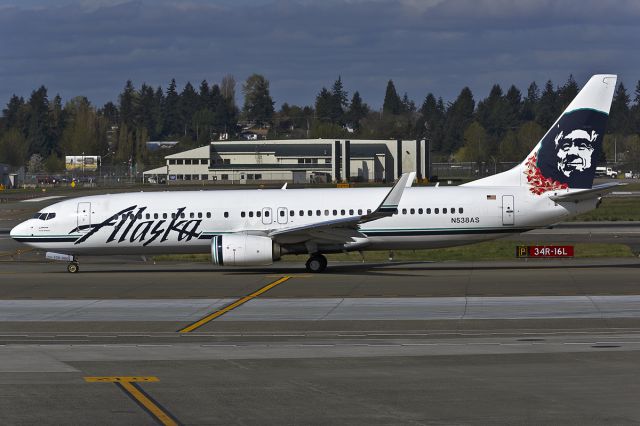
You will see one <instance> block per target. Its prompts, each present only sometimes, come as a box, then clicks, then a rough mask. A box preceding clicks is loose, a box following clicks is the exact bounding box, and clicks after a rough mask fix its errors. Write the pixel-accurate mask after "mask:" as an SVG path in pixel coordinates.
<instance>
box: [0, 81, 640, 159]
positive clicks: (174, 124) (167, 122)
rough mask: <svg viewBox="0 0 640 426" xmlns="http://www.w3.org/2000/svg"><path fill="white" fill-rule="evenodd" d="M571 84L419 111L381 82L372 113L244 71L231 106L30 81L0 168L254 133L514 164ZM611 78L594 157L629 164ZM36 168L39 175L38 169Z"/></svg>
mask: <svg viewBox="0 0 640 426" xmlns="http://www.w3.org/2000/svg"><path fill="white" fill-rule="evenodd" d="M578 91H579V86H578V84H577V83H576V81H575V80H574V79H573V77H572V76H569V78H568V79H567V81H566V82H565V83H564V84H561V85H558V86H555V85H554V84H553V82H552V81H550V80H549V81H547V82H546V83H545V85H544V87H542V89H541V88H539V87H538V85H537V84H536V83H535V82H533V83H531V84H530V85H529V86H528V88H527V90H526V92H525V93H522V92H521V91H520V90H519V89H518V88H517V87H516V86H514V85H512V86H510V87H509V88H508V89H507V90H506V92H505V91H504V90H503V89H502V87H501V86H500V85H498V84H495V85H494V86H493V87H492V88H491V90H490V92H489V95H488V96H487V97H486V98H484V99H482V100H479V101H477V102H476V99H475V98H474V95H473V93H472V91H471V89H469V88H468V87H464V88H463V89H462V90H461V91H460V93H459V95H458V96H457V97H456V98H455V99H454V100H453V101H451V102H445V101H444V100H443V99H442V98H441V97H436V95H434V94H433V93H428V94H427V95H426V96H425V98H424V100H423V101H422V103H421V104H420V105H419V106H418V105H417V104H416V103H415V102H414V101H413V100H412V99H410V98H409V96H408V95H407V93H404V94H403V96H400V95H399V93H398V91H397V90H396V87H395V84H394V82H393V81H392V80H389V81H388V83H387V85H386V88H385V96H384V102H383V105H382V108H380V109H378V110H374V109H373V108H371V107H369V106H368V105H367V104H366V103H365V102H364V100H363V99H362V97H361V96H360V93H359V92H358V91H354V92H353V94H351V95H350V94H349V92H348V91H347V90H346V88H345V87H344V84H343V82H342V79H341V78H340V77H338V78H337V80H335V81H334V83H333V84H332V85H331V86H330V87H329V88H327V87H323V88H321V89H320V91H319V92H318V94H317V96H316V98H315V102H314V103H313V105H307V106H298V105H291V104H289V103H287V102H284V103H282V105H281V107H280V108H279V109H278V110H276V109H275V108H274V105H275V102H274V101H273V98H272V97H271V94H270V89H269V81H268V80H267V79H266V78H265V77H264V76H262V75H258V74H254V75H252V76H250V77H249V78H247V80H246V81H245V82H244V83H243V84H242V94H243V95H244V99H243V103H242V108H239V107H238V106H237V102H236V83H235V79H234V78H233V76H230V75H228V76H226V77H224V78H223V79H222V81H221V82H220V83H219V84H218V83H213V84H211V83H209V82H207V81H206V80H203V81H202V82H201V83H200V85H199V86H198V88H197V89H196V88H195V87H194V86H193V85H192V84H191V83H189V82H188V83H186V84H185V85H184V87H183V88H182V89H181V90H179V89H178V87H177V84H176V82H175V79H174V80H171V82H170V83H169V85H168V86H167V87H166V89H163V88H162V87H156V88H154V87H152V86H150V85H147V84H146V83H143V84H142V85H141V86H140V87H139V88H136V87H135V86H134V84H133V82H131V81H127V82H126V83H125V85H124V88H123V90H122V92H121V93H120V94H119V96H118V101H117V102H116V103H114V102H107V103H105V104H104V105H103V106H101V107H96V106H94V105H92V104H91V103H90V102H89V100H88V99H87V98H86V97H83V96H78V97H75V98H72V99H70V100H69V101H67V102H66V103H64V104H63V102H62V99H61V97H60V96H59V95H56V96H54V97H53V99H52V100H50V99H49V95H48V90H47V88H46V87H44V86H41V87H39V88H38V89H36V90H34V91H33V92H32V93H31V96H30V97H29V98H28V99H24V98H22V97H19V96H17V95H13V96H12V97H11V98H10V99H9V101H8V103H7V104H6V107H5V108H4V109H3V110H2V116H1V117H0V163H8V164H10V165H12V166H14V167H20V166H25V165H26V166H27V167H28V168H29V170H30V171H33V172H38V171H48V172H55V171H59V170H62V169H64V161H63V158H64V156H65V155H82V154H85V155H101V156H102V157H103V158H104V161H106V162H108V163H113V164H129V165H131V164H135V165H137V166H138V170H141V169H142V168H143V167H150V166H155V165H159V164H161V163H162V156H163V155H166V151H164V152H162V153H152V152H148V151H147V149H146V142H147V141H149V140H178V141H180V143H179V144H178V147H177V148H176V149H178V150H184V149H188V148H191V147H195V146H201V145H205V144H207V143H209V141H211V140H214V139H221V138H229V139H234V138H237V137H239V136H240V135H241V134H242V133H243V132H244V131H247V130H248V129H249V130H256V129H260V132H259V133H260V134H266V135H267V137H270V138H363V139H369V138H370V139H387V138H405V139H417V138H420V139H422V138H426V139H428V140H429V141H430V144H431V149H432V151H433V153H434V158H435V159H436V160H441V161H472V162H477V163H489V162H494V163H495V162H499V161H500V162H501V161H507V162H508V161H520V160H522V159H523V158H524V156H525V155H526V154H527V153H528V152H529V151H530V149H531V148H532V147H533V146H534V145H535V143H536V142H537V141H538V140H539V139H540V138H541V137H542V135H543V134H544V132H545V131H546V130H547V129H548V128H549V126H551V124H553V122H554V121H555V119H556V118H557V117H558V116H559V114H560V113H561V112H562V110H563V109H564V108H565V107H566V106H567V105H568V104H569V102H571V100H572V99H573V98H574V97H575V95H576V94H577V93H578ZM631 96H632V95H630V94H629V93H628V91H627V89H626V87H625V86H624V84H623V83H619V84H618V86H617V88H616V91H615V95H614V99H613V104H612V107H611V114H610V120H609V125H608V130H607V135H606V136H605V150H604V157H603V158H601V159H600V160H601V161H604V160H609V161H620V162H621V163H627V164H629V167H632V168H634V169H636V170H638V169H640V136H639V135H638V134H639V133H640V81H639V82H638V84H637V85H636V87H635V92H634V93H633V99H632V97H631ZM37 169H43V170H37Z"/></svg>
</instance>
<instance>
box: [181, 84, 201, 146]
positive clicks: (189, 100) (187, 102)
mask: <svg viewBox="0 0 640 426" xmlns="http://www.w3.org/2000/svg"><path fill="white" fill-rule="evenodd" d="M199 102H200V98H199V97H198V94H197V93H196V91H195V89H194V88H193V86H192V85H191V83H190V82H187V84H185V86H184V89H183V90H182V93H181V94H180V116H181V119H182V129H183V133H184V134H185V135H186V134H187V133H188V132H190V131H191V122H192V120H193V115H194V114H195V113H196V111H197V110H198V104H199Z"/></svg>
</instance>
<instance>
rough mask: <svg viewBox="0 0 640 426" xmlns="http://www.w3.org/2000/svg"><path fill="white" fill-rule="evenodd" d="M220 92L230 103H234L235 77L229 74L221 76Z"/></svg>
mask: <svg viewBox="0 0 640 426" xmlns="http://www.w3.org/2000/svg"><path fill="white" fill-rule="evenodd" d="M220 92H222V96H224V98H225V99H228V100H230V101H231V103H232V104H234V105H235V103H236V79H235V78H233V76H232V75H231V74H227V75H225V76H224V77H222V83H221V84H220Z"/></svg>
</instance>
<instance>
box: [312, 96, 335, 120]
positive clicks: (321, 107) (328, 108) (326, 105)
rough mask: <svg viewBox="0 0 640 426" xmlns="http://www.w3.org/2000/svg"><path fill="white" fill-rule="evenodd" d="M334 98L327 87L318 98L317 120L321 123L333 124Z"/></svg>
mask: <svg viewBox="0 0 640 426" xmlns="http://www.w3.org/2000/svg"><path fill="white" fill-rule="evenodd" d="M333 103H334V98H333V96H332V95H331V93H330V92H329V91H328V90H327V88H326V87H323V88H322V90H320V93H318V95H317V96H316V119H317V120H319V121H321V122H327V123H330V122H333V115H332V114H333V112H334V108H333Z"/></svg>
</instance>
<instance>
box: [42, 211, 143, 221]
mask: <svg viewBox="0 0 640 426" xmlns="http://www.w3.org/2000/svg"><path fill="white" fill-rule="evenodd" d="M49 216H51V215H49ZM136 217H137V218H138V219H142V213H138V214H137V215H136ZM49 219H50V217H49V218H48V219H47V220H49Z"/></svg>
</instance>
